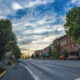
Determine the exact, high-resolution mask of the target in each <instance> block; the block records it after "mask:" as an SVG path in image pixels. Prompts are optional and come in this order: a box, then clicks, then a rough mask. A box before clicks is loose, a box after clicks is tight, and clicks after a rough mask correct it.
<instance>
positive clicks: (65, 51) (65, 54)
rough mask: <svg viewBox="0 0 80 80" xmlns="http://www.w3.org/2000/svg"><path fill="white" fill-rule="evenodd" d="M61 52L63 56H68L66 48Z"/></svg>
mask: <svg viewBox="0 0 80 80" xmlns="http://www.w3.org/2000/svg"><path fill="white" fill-rule="evenodd" d="M62 54H63V55H64V56H66V57H68V56H69V51H68V50H66V49H64V50H63V52H62Z"/></svg>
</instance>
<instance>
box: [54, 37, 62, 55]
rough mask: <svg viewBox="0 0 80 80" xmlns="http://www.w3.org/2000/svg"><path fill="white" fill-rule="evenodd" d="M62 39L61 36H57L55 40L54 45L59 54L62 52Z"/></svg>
mask: <svg viewBox="0 0 80 80" xmlns="http://www.w3.org/2000/svg"><path fill="white" fill-rule="evenodd" d="M60 39H61V38H57V39H55V40H54V41H53V46H54V48H55V49H56V50H57V51H58V53H59V54H61V45H60Z"/></svg>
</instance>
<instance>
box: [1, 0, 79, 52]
mask: <svg viewBox="0 0 80 80" xmlns="http://www.w3.org/2000/svg"><path fill="white" fill-rule="evenodd" d="M75 6H80V0H0V19H2V18H9V19H10V20H11V21H12V24H13V31H14V33H15V34H16V36H17V40H18V45H19V47H20V48H21V50H22V51H23V52H32V51H34V50H38V49H43V48H45V47H46V46H48V45H49V44H51V43H52V41H53V40H54V39H55V38H57V37H60V36H63V35H64V34H65V31H64V28H63V25H64V24H65V22H66V21H65V18H66V13H67V12H68V11H69V10H70V9H71V8H73V7H75Z"/></svg>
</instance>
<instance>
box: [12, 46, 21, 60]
mask: <svg viewBox="0 0 80 80" xmlns="http://www.w3.org/2000/svg"><path fill="white" fill-rule="evenodd" d="M11 51H12V54H14V55H15V57H16V59H18V58H21V51H20V48H19V47H18V46H17V45H13V47H12V49H11Z"/></svg>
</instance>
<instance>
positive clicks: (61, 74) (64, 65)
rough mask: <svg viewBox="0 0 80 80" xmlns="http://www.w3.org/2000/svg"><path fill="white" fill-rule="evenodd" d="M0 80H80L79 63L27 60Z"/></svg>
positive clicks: (13, 67)
mask: <svg viewBox="0 0 80 80" xmlns="http://www.w3.org/2000/svg"><path fill="white" fill-rule="evenodd" d="M1 80H80V61H74V60H73V61H68V60H38V59H35V60H33V59H27V60H23V62H22V63H18V64H15V65H14V66H12V68H11V69H9V71H8V72H7V73H6V74H5V75H4V76H3V77H2V79H1Z"/></svg>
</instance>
